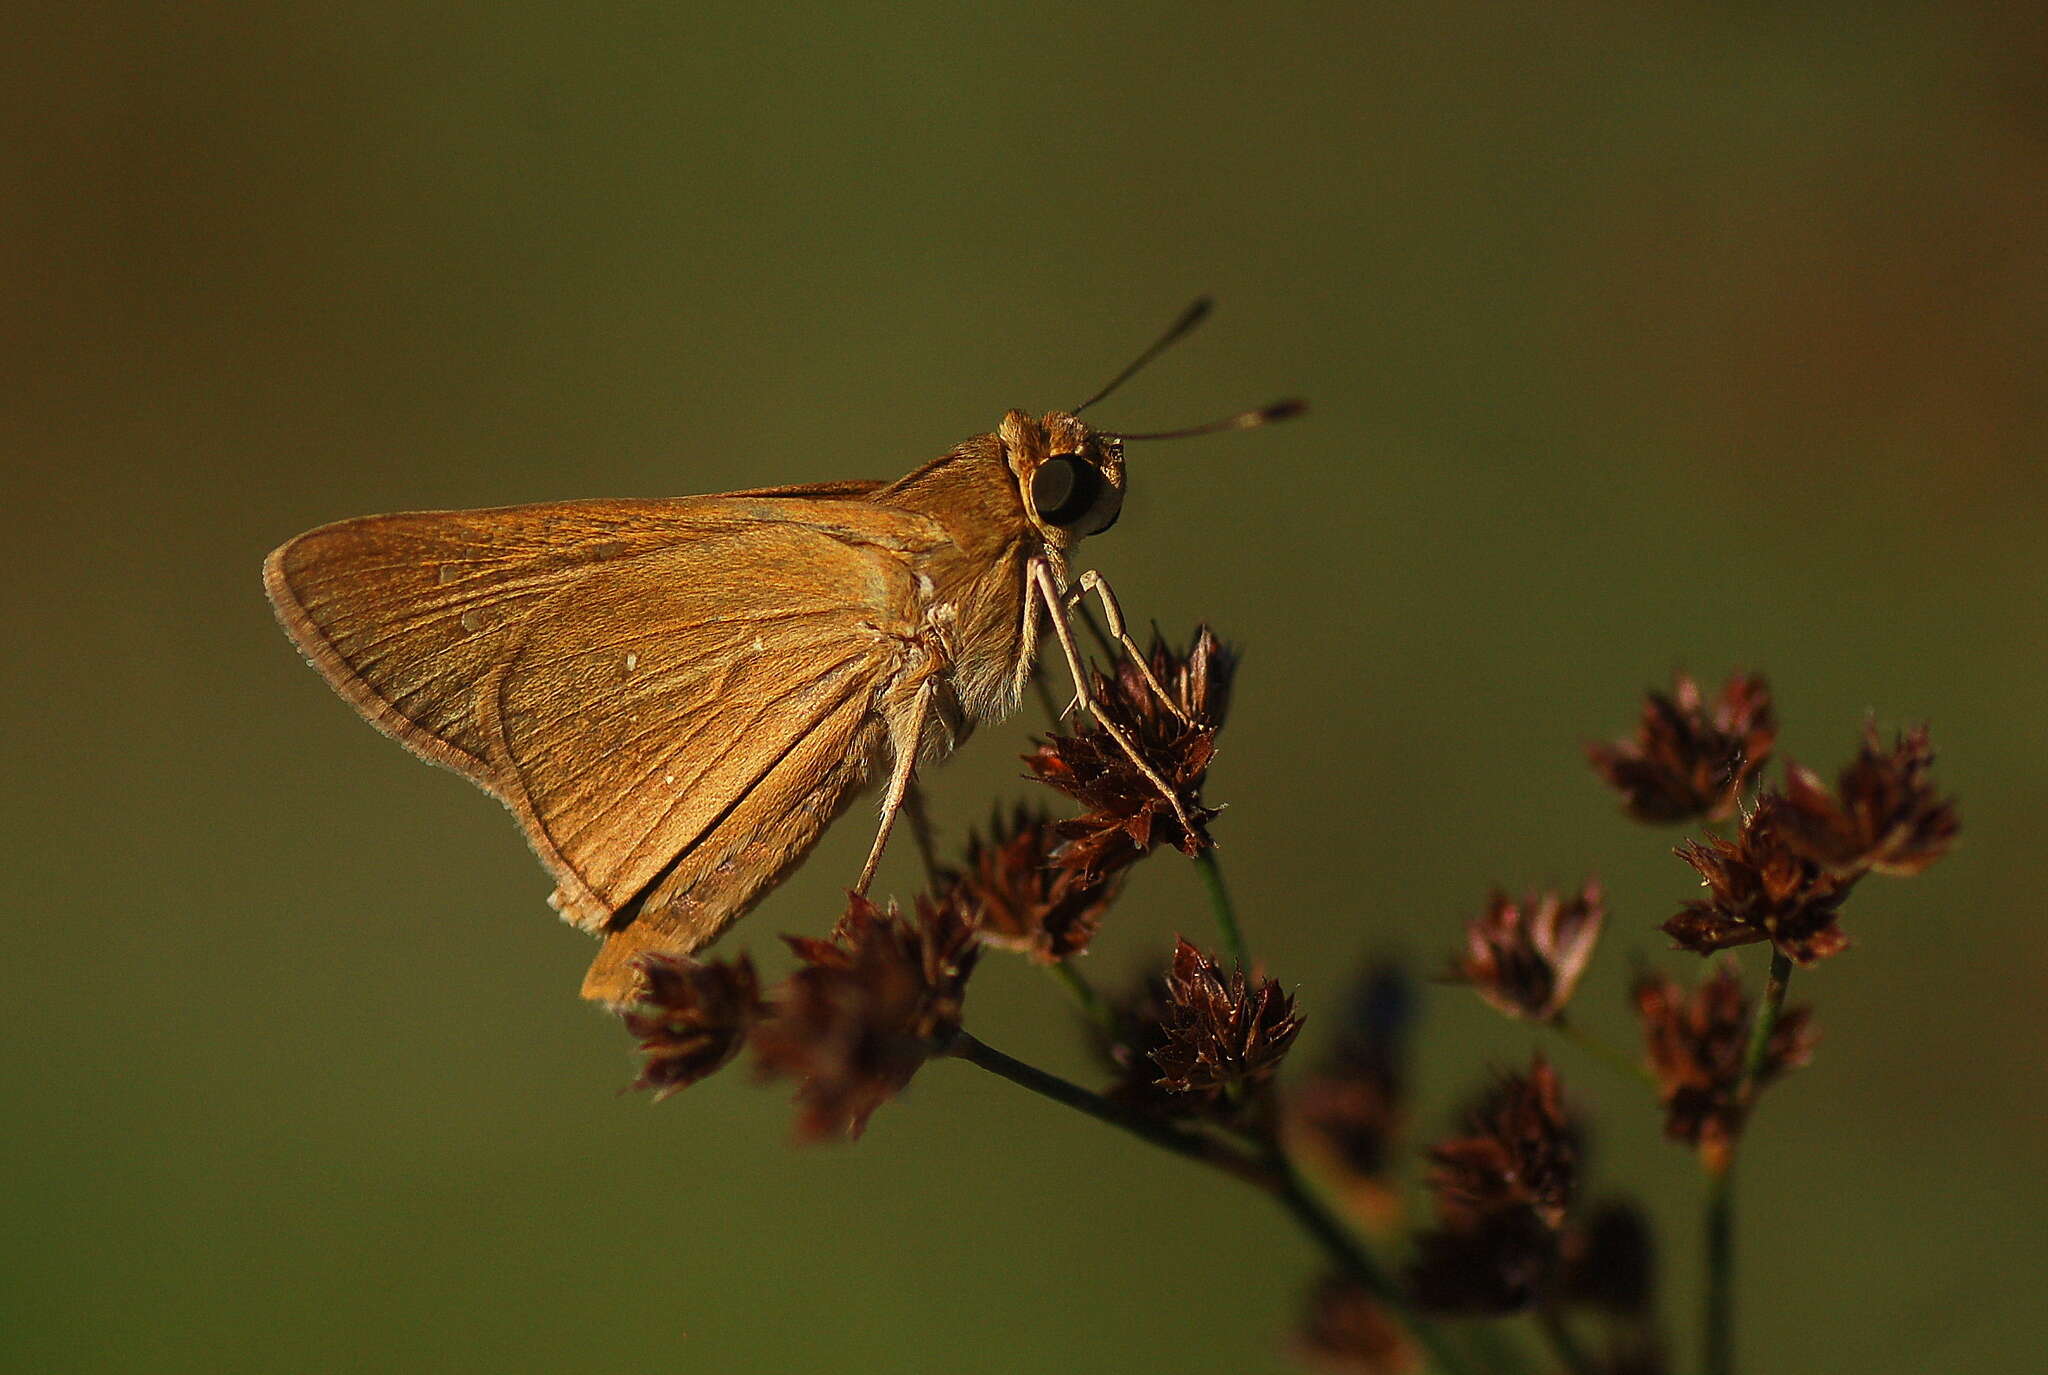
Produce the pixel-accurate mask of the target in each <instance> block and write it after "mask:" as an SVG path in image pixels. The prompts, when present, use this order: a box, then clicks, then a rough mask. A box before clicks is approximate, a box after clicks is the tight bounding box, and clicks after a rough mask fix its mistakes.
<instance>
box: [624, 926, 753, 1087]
mask: <svg viewBox="0 0 2048 1375" xmlns="http://www.w3.org/2000/svg"><path fill="white" fill-rule="evenodd" d="M640 969H641V972H642V973H643V974H644V975H645V978H644V980H643V984H642V986H643V988H644V990H645V991H644V994H643V996H642V998H641V1001H640V1002H639V1004H638V1005H636V1006H634V1007H631V1008H629V1009H627V1010H626V1011H625V1012H624V1013H622V1014H621V1017H622V1019H623V1020H624V1022H625V1024H626V1029H627V1030H628V1031H630V1032H631V1033H632V1034H633V1036H634V1037H635V1038H636V1039H637V1040H638V1041H639V1042H640V1053H641V1054H642V1055H643V1056H645V1057H646V1063H645V1064H644V1065H643V1066H642V1068H641V1071H640V1077H639V1078H638V1079H636V1080H634V1081H633V1087H634V1088H636V1089H652V1090H654V1094H655V1097H657V1098H666V1097H668V1095H670V1094H671V1093H674V1092H675V1091H676V1090H678V1089H681V1088H686V1087H688V1086H689V1085H691V1084H694V1083H696V1082H697V1081H698V1080H699V1079H702V1078H704V1077H705V1076H706V1075H708V1074H711V1073H713V1072H715V1071H716V1070H719V1069H721V1068H723V1067H724V1066H725V1064H726V1063H727V1062H728V1061H730V1060H731V1059H732V1058H733V1056H735V1055H737V1054H738V1053H739V1050H740V1047H741V1046H742V1045H744V1044H745V1043H746V1039H747V1036H748V1034H749V1033H750V1032H752V1030H753V1029H754V1027H755V1026H756V1025H758V1024H759V1023H760V1021H761V1020H762V1018H764V1017H766V1016H767V1015H768V1012H769V1008H768V1005H767V1003H765V1002H764V1001H762V998H761V983H760V979H759V977H758V976H757V975H756V974H755V973H754V962H753V960H751V959H750V958H748V957H747V956H746V955H744V954H743V955H741V956H739V957H738V958H737V959H734V960H731V961H725V960H709V961H705V962H704V963H701V964H700V963H698V962H697V961H696V960H692V959H688V958H684V957H680V956H671V955H652V956H648V957H647V958H645V959H643V960H642V961H641V962H640Z"/></svg>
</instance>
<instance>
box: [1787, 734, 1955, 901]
mask: <svg viewBox="0 0 2048 1375" xmlns="http://www.w3.org/2000/svg"><path fill="white" fill-rule="evenodd" d="M1933 767H1934V747H1933V745H1932V744H1931V743H1929V741H1928V738H1927V727H1925V726H1916V727H1915V728H1914V729H1912V730H1911V731H1908V732H1906V733H1905V734H1903V735H1900V736H1898V737H1897V738H1896V739H1895V740H1894V741H1893V743H1892V747H1891V749H1889V750H1887V749H1885V748H1884V744H1883V742H1882V741H1881V740H1880V739H1879V737H1878V733H1877V723H1876V722H1875V721H1868V720H1866V721H1865V722H1864V723H1863V744H1862V747H1861V748H1860V749H1859V750H1858V751H1857V753H1856V757H1855V758H1854V759H1852V760H1851V761H1850V762H1849V763H1848V765H1847V766H1846V767H1844V768H1843V770H1842V772H1841V775H1840V777H1839V778H1838V779H1837V781H1836V785H1835V791H1834V792H1833V793H1830V792H1829V791H1828V789H1827V785H1826V784H1824V783H1822V782H1821V781H1820V777H1819V775H1817V774H1815V773H1814V772H1813V771H1812V770H1811V769H1805V768H1800V767H1799V766H1797V765H1788V766H1787V767H1786V770H1785V806H1784V818H1783V823H1782V824H1783V828H1784V832H1785V841H1786V843H1787V844H1788V845H1790V846H1791V847H1793V848H1795V849H1797V850H1798V851H1800V852H1801V853H1802V854H1804V855H1806V856H1807V857H1808V858H1809V859H1812V860H1813V861H1815V862H1816V863H1818V864H1820V865H1822V866H1824V867H1826V868H1828V869H1830V870H1833V871H1835V872H1837V873H1859V872H1861V871H1863V870H1866V869H1872V870H1876V871H1877V872H1878V873H1881V874H1892V875H1899V876H1906V875H1912V874H1917V873H1919V872H1920V871H1921V870H1923V869H1925V868H1926V867H1927V866H1928V865H1930V864H1932V863H1934V861H1935V860H1937V859H1940V858H1941V857H1942V856H1943V855H1944V854H1946V853H1947V852H1948V848H1949V846H1950V845H1951V844H1953V843H1954V841H1955V838H1956V832H1957V830H1958V829H1959V828H1960V822H1959V821H1958V820H1957V817H1956V808H1955V804H1954V803H1953V802H1951V801H1949V800H1947V799H1945V798H1943V797H1940V796H1939V795H1937V794H1936V792H1935V790H1934V781H1933V779H1932V778H1931V777H1930V776H1929V774H1930V772H1931V771H1932V769H1933Z"/></svg>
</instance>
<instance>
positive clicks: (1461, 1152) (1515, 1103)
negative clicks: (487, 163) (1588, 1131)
mask: <svg viewBox="0 0 2048 1375" xmlns="http://www.w3.org/2000/svg"><path fill="white" fill-rule="evenodd" d="M1466 1126H1467V1129H1468V1134H1467V1135H1465V1136H1461V1137H1455V1138H1452V1139H1450V1140H1446V1141H1441V1142H1438V1143H1437V1144H1436V1145H1435V1146H1432V1147H1431V1148H1430V1150H1429V1159H1430V1164H1431V1170H1430V1185H1431V1187H1432V1188H1433V1189H1434V1190H1435V1193H1436V1202H1437V1212H1438V1215H1439V1216H1440V1217H1441V1218H1442V1219H1443V1220H1444V1222H1445V1223H1446V1224H1448V1225H1450V1226H1453V1227H1463V1226H1471V1225H1474V1224H1476V1223H1477V1222H1478V1221H1479V1220H1480V1219H1481V1218H1483V1217H1485V1216H1486V1215H1487V1214H1490V1213H1496V1212H1500V1211H1502V1210H1503V1209H1508V1208H1518V1207H1526V1208H1529V1209H1531V1210H1533V1211H1534V1212H1535V1214H1536V1215H1537V1216H1538V1217H1539V1218H1541V1219H1542V1220H1543V1222H1544V1224H1545V1225H1546V1226H1550V1227H1556V1226H1558V1225H1559V1224H1561V1223H1562V1222H1563V1220H1564V1211H1565V1207H1566V1205H1567V1204H1569V1203H1570V1202H1571V1198H1572V1194H1573V1191H1574V1190H1575V1189H1576V1188H1577V1187H1578V1171H1579V1138H1578V1133H1577V1131H1576V1130H1575V1129H1574V1128H1573V1126H1572V1125H1571V1124H1570V1123H1569V1122H1568V1121H1567V1120H1566V1119H1565V1112H1564V1098H1563V1086H1562V1085H1561V1084H1560V1082H1559V1080H1558V1076H1557V1071H1556V1070H1555V1069H1553V1068H1551V1066H1550V1063H1549V1062H1548V1061H1547V1060H1545V1059H1543V1057H1542V1056H1540V1055H1539V1056H1537V1057H1536V1059H1535V1060H1534V1061H1533V1062H1532V1063H1531V1064H1530V1066H1529V1072H1528V1073H1527V1074H1523V1075H1512V1074H1511V1075H1508V1076H1506V1077H1504V1078H1503V1079H1501V1081H1500V1082H1499V1083H1498V1084H1496V1085H1495V1086H1494V1088H1493V1090H1492V1091H1491V1092H1490V1093H1488V1094H1487V1096H1486V1097H1485V1099H1484V1100H1482V1101H1481V1102H1480V1104H1479V1105H1478V1106H1477V1107H1476V1108H1474V1109H1473V1110H1472V1112H1471V1113H1470V1115H1469V1116H1468V1118H1467V1121H1466Z"/></svg>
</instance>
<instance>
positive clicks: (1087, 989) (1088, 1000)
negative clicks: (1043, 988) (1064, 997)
mask: <svg viewBox="0 0 2048 1375" xmlns="http://www.w3.org/2000/svg"><path fill="white" fill-rule="evenodd" d="M1046 970H1047V972H1049V973H1050V974H1051V975H1052V976H1053V977H1054V978H1055V979H1058V980H1059V981H1060V982H1061V983H1063V984H1065V985H1066V986H1067V991H1068V992H1069V993H1071V994H1073V995H1074V1001H1075V1002H1076V1003H1078V1004H1080V1007H1081V1011H1082V1013H1083V1014H1084V1015H1086V1017H1087V1018H1088V1020H1089V1021H1091V1022H1093V1023H1094V1024H1095V1026H1096V1029H1097V1030H1099V1031H1100V1032H1101V1033H1102V1034H1103V1035H1104V1036H1106V1037H1108V1038H1109V1040H1110V1043H1111V1044H1114V1043H1115V1042H1116V1039H1117V1024H1116V1012H1115V1010H1114V1009H1112V1008H1111V1007H1110V1005H1109V1004H1108V1003H1107V1002H1106V1001H1104V999H1103V997H1102V995H1101V994H1100V993H1098V992H1096V990H1095V985H1094V984H1092V983H1089V982H1088V979H1087V977H1086V976H1085V975H1083V974H1082V973H1081V971H1080V970H1078V969H1076V968H1074V966H1073V965H1072V964H1070V963H1068V962H1067V961H1066V960H1056V961H1054V962H1053V963H1051V964H1049V965H1047V966H1046Z"/></svg>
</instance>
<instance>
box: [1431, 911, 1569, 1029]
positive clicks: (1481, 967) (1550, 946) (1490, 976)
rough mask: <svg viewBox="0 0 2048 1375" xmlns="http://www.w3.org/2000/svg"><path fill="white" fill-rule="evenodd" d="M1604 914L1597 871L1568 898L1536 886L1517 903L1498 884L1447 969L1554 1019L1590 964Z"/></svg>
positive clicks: (1510, 1007) (1535, 1015)
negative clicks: (1595, 876) (1462, 948)
mask: <svg viewBox="0 0 2048 1375" xmlns="http://www.w3.org/2000/svg"><path fill="white" fill-rule="evenodd" d="M1606 915H1607V913H1606V908H1605V906H1604V905H1603V895H1602V893H1601V890H1600V884H1599V881H1598V880H1596V879H1588V880H1586V883H1585V886H1584V887H1583V888H1581V889H1580V891H1579V892H1578V893H1577V894H1576V895H1574V896H1572V897H1569V898H1567V897H1564V896H1561V895H1560V894H1558V893H1555V892H1545V893H1541V894H1536V893H1531V894H1529V895H1528V896H1526V897H1524V898H1523V899H1522V900H1521V902H1520V903H1517V902H1515V901H1514V900H1513V899H1511V898H1510V897H1508V895H1507V894H1506V893H1501V892H1496V893H1494V894H1492V895H1491V896H1490V897H1489V898H1488V899H1487V903H1486V911H1485V913H1484V914H1483V915H1481V916H1480V917H1479V918H1478V919H1477V920H1475V921H1473V922H1472V923H1471V924H1470V925H1469V926H1467V927H1466V928H1465V953H1464V954H1463V955H1462V956H1461V957H1459V958H1458V959H1457V960H1455V961H1454V962H1453V964H1452V967H1451V972H1450V975H1449V977H1450V978H1451V979H1452V980H1453V981H1455V982H1458V983H1467V984H1470V985H1472V987H1473V989H1474V990H1475V991H1476V992H1477V993H1478V994H1479V996H1480V997H1482V998H1484V999H1486V1001H1487V1002H1489V1003H1491V1004H1492V1005H1493V1006H1494V1007H1496V1008H1498V1009H1500V1010H1501V1011H1502V1012H1504V1013H1506V1014H1507V1015H1508V1016H1510V1017H1527V1018H1529V1019H1531V1020H1532V1021H1538V1022H1547V1021H1550V1020H1552V1019H1553V1018H1555V1017H1556V1016H1557V1014H1558V1013H1559V1012H1561V1011H1563V1010H1564V1005H1565V1004H1566V1003H1567V1002H1569V1001H1570V1000H1571V996H1572V992H1573V990H1574V989H1576V988H1577V987H1578V984H1579V976H1580V975H1582V974H1584V973H1585V972H1586V962H1587V961H1588V960H1590V959H1591V958H1592V956H1593V945H1594V943H1595V942H1596V941H1598V940H1599V938H1600V926H1601V923H1602V922H1603V921H1604V920H1605V919H1606Z"/></svg>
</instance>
